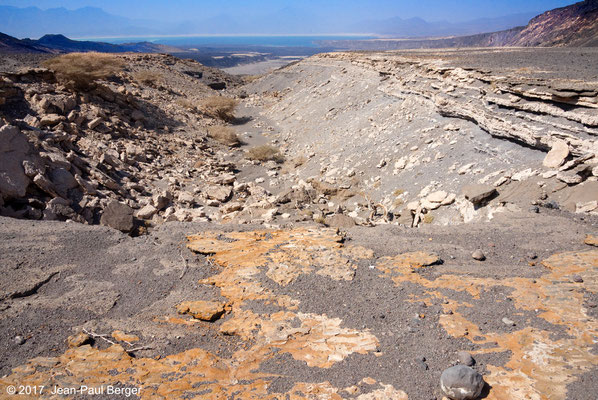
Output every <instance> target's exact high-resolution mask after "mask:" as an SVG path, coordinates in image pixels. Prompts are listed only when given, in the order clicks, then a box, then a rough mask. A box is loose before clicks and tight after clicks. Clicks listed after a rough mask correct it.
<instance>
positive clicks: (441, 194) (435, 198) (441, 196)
mask: <svg viewBox="0 0 598 400" xmlns="http://www.w3.org/2000/svg"><path fill="white" fill-rule="evenodd" d="M447 196H448V194H447V193H446V192H445V191H443V190H439V191H437V192H434V193H430V194H429V195H428V197H426V200H428V201H429V202H431V203H443V202H444V200H445V199H446V198H447Z"/></svg>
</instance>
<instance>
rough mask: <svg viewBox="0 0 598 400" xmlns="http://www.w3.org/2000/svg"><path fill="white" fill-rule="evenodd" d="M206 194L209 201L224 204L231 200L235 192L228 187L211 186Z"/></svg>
mask: <svg viewBox="0 0 598 400" xmlns="http://www.w3.org/2000/svg"><path fill="white" fill-rule="evenodd" d="M205 193H206V196H207V197H208V198H209V199H212V200H217V201H219V202H221V203H224V202H226V201H228V200H229V199H230V198H231V196H232V193H233V192H232V189H231V188H230V187H228V186H210V187H208V188H207V190H206V192H205Z"/></svg>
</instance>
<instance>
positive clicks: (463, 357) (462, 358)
mask: <svg viewBox="0 0 598 400" xmlns="http://www.w3.org/2000/svg"><path fill="white" fill-rule="evenodd" d="M457 359H458V360H459V364H461V365H465V366H468V367H471V366H473V365H474V364H475V360H474V358H473V357H472V356H471V354H469V353H468V352H467V351H460V352H458V353H457Z"/></svg>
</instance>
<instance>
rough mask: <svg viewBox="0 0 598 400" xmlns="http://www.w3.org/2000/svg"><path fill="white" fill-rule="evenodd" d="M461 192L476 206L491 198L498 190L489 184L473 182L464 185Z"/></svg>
mask: <svg viewBox="0 0 598 400" xmlns="http://www.w3.org/2000/svg"><path fill="white" fill-rule="evenodd" d="M461 193H462V194H463V196H465V198H466V199H467V200H469V201H471V202H472V203H473V204H474V205H476V206H477V205H481V204H482V203H484V202H486V201H488V200H490V199H492V198H493V197H494V196H496V194H497V193H498V192H497V191H496V189H495V188H494V187H492V186H490V185H481V184H473V185H466V186H464V187H463V189H461Z"/></svg>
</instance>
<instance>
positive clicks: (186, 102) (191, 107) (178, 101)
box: [174, 97, 197, 111]
mask: <svg viewBox="0 0 598 400" xmlns="http://www.w3.org/2000/svg"><path fill="white" fill-rule="evenodd" d="M174 102H175V103H176V104H178V105H179V106H181V107H183V108H186V109H187V110H190V111H197V107H196V106H195V104H193V102H192V101H191V100H189V99H187V98H185V97H179V98H178V99H176V100H175V101H174Z"/></svg>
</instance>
